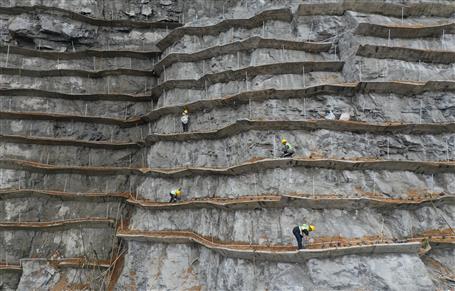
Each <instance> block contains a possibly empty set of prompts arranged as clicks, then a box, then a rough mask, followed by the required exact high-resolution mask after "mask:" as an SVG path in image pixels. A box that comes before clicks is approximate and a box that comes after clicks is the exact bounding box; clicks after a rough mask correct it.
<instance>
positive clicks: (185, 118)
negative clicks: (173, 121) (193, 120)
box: [180, 109, 190, 132]
mask: <svg viewBox="0 0 455 291" xmlns="http://www.w3.org/2000/svg"><path fill="white" fill-rule="evenodd" d="M180 121H182V127H183V132H187V131H188V128H189V127H190V117H189V115H188V109H184V110H183V112H182V117H181V118H180Z"/></svg>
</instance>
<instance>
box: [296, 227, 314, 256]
mask: <svg viewBox="0 0 455 291" xmlns="http://www.w3.org/2000/svg"><path fill="white" fill-rule="evenodd" d="M315 229H316V228H315V227H314V225H311V224H302V225H297V226H296V227H294V228H293V229H292V233H293V234H294V236H295V239H296V240H297V247H298V249H299V250H300V249H303V244H302V239H303V236H304V235H306V236H309V235H310V232H311V231H314V230H315Z"/></svg>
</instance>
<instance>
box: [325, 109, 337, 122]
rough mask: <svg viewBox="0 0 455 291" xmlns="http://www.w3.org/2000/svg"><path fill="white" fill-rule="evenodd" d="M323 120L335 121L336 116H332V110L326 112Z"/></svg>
mask: <svg viewBox="0 0 455 291" xmlns="http://www.w3.org/2000/svg"><path fill="white" fill-rule="evenodd" d="M325 119H327V120H335V119H336V116H335V114H333V112H332V110H329V112H327V114H326V115H325Z"/></svg>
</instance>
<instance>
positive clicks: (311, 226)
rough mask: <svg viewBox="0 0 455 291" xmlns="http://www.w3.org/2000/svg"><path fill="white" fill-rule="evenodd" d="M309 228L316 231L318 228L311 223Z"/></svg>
mask: <svg viewBox="0 0 455 291" xmlns="http://www.w3.org/2000/svg"><path fill="white" fill-rule="evenodd" d="M308 229H309V230H310V231H315V230H316V227H315V226H314V225H312V224H310V226H309V227H308Z"/></svg>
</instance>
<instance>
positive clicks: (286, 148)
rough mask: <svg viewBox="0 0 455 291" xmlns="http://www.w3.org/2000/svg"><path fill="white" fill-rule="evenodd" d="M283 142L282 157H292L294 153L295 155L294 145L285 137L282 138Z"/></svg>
mask: <svg viewBox="0 0 455 291" xmlns="http://www.w3.org/2000/svg"><path fill="white" fill-rule="evenodd" d="M281 144H282V145H283V148H282V149H281V151H282V152H283V153H282V154H281V157H282V158H288V157H292V155H294V153H295V151H294V147H293V146H292V145H291V144H290V143H289V142H288V141H287V140H286V139H285V138H283V139H282V140H281Z"/></svg>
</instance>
